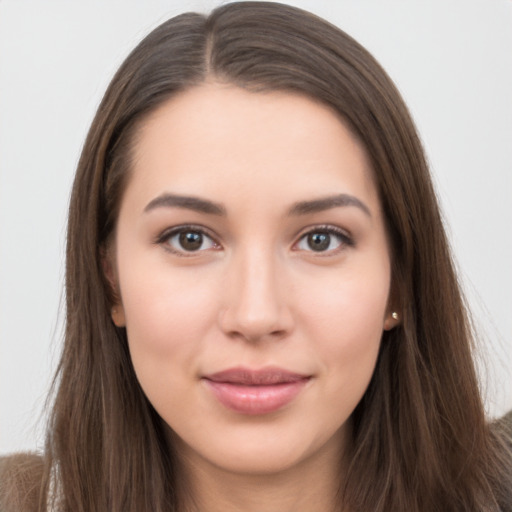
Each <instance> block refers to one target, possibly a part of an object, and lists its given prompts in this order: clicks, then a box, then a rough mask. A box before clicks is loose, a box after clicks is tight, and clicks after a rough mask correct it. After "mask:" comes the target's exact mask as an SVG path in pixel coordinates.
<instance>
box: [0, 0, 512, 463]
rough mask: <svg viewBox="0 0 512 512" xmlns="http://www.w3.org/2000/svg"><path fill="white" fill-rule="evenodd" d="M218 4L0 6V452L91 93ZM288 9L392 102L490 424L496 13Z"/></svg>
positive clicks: (42, 321) (495, 335) (54, 333)
mask: <svg viewBox="0 0 512 512" xmlns="http://www.w3.org/2000/svg"><path fill="white" fill-rule="evenodd" d="M219 3H220V2H219V1H202V2H201V1H191V0H173V1H167V2H164V1H156V0H152V1H148V0H144V1H142V0H140V1H136V2H135V1H127V0H123V1H117V2H114V1H104V0H103V1H101V2H100V1H98V0H96V1H88V2H87V3H86V2H78V1H71V0H69V1H55V0H50V1H49V0H47V1H45V2H40V1H39V0H37V1H35V0H33V1H28V0H11V1H8V0H0V453H3V452H11V451H16V450H27V449H34V448H37V447H41V445H42V442H43V432H44V418H45V417H44V414H43V412H42V411H43V410H44V401H45V397H46V393H47V389H48V385H49V382H50V379H51V375H52V372H53V370H54V368H55V364H56V361H57V359H58V353H59V349H60V345H61V330H62V329H61V320H62V312H60V313H59V307H60V306H59V304H60V298H61V296H62V281H63V243H64V236H65V221H66V208H67V201H68V195H69V189H70V184H71V180H72V176H73V172H74V168H75V166H76V163H77V160H78V156H79V152H80V148H81V144H82V142H83V140H84V137H85V134H86V130H87V127H88V125H89V123H90V122H91V120H92V117H93V114H94V110H95V108H96V106H97V105H98V102H99V101H100V98H101V95H102V93H103V91H104V89H105V87H106V85H107V83H108V81H109V79H110V77H111V76H112V74H113V72H114V71H115V70H116V68H117V67H118V65H119V64H120V63H121V61H122V59H123V58H124V57H125V56H126V54H127V53H128V51H129V50H130V49H131V48H132V47H133V46H134V45H135V44H136V43H137V42H138V41H139V40H140V39H141V38H142V37H143V36H144V35H145V34H146V33H147V32H148V31H149V30H150V29H151V28H153V27H155V26H156V25H157V24H159V23H160V22H162V21H164V20H165V19H167V18H168V17H170V16H172V15H175V14H178V13H180V12H183V11H188V10H196V11H203V12H204V11H208V10H209V9H210V8H212V7H213V6H215V5H218V4H219ZM290 3H293V4H295V5H297V6H299V7H303V8H306V9H309V10H311V11H313V12H316V13H317V14H319V15H321V16H323V17H325V18H328V19H329V20H330V21H332V22H333V23H335V24H337V25H338V26H340V27H341V28H343V29H344V30H345V31H347V32H348V33H349V34H351V35H353V36H354V37H355V38H356V39H358V40H359V41H360V42H361V43H362V44H363V45H365V46H366V47H367V48H368V49H369V50H370V51H371V52H372V53H374V55H375V56H376V57H377V58H378V59H379V60H380V61H381V63H382V64H383V66H384V67H385V68H386V69H387V70H388V72H389V73H390V75H391V76H392V78H393V79H394V80H395V81H396V83H397V85H398V87H399V88H400V90H401V91H402V92H403V94H404V97H405V99H406V101H407V102H408V104H409V106H410V108H411V111H412V114H413V116H414V118H415V120H416V122H417V124H418V127H419V130H420V133H421V136H422V139H423V141H424V144H425V146H426V149H427V153H428V155H429V158H430V161H431V165H432V169H433V173H434V177H435V181H436V184H437V187H438V190H439V195H440V199H441V202H442V206H443V211H444V213H445V217H446V221H447V224H448V228H449V232H450V235H451V240H452V243H453V247H454V251H455V254H456V259H457V261H458V264H459V268H460V272H461V278H462V280H463V282H464V285H465V288H466V290H467V294H468V297H469V300H470V303H471V306H472V308H473V310H474V312H475V319H476V324H477V327H478V328H479V329H480V332H481V333H482V343H481V350H480V352H481V354H482V355H481V357H480V358H479V359H480V360H481V361H484V363H483V364H480V367H481V368H482V372H481V373H482V378H481V380H482V385H483V388H484V392H485V396H486V406H487V410H488V412H489V414H490V415H491V416H496V415H499V414H501V413H503V412H504V411H505V410H506V409H509V408H512V374H511V369H512V314H511V313H512V310H511V306H512V229H511V228H512V201H511V193H512V149H511V145H512V144H511V142H512V93H511V91H512V2H511V1H510V0H429V2H411V1H408V0H402V1H397V0H365V1H361V0H332V1H328V0H302V1H293V2H290ZM484 367H486V368H487V372H486V371H484Z"/></svg>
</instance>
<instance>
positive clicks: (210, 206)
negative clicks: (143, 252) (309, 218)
mask: <svg viewBox="0 0 512 512" xmlns="http://www.w3.org/2000/svg"><path fill="white" fill-rule="evenodd" d="M344 206H355V207H356V208H359V209H360V210H362V211H363V212H364V213H365V214H366V215H368V216H369V217H371V212H370V209H369V208H368V206H366V205H365V204H364V203H363V202H362V201H361V200H360V199H358V198H357V197H354V196H351V195H349V194H337V195H334V196H328V197H321V198H318V199H313V200H311V201H299V202H297V203H294V204H293V205H292V207H291V208H290V209H289V210H288V215H307V214H311V213H318V212H322V211H325V210H330V209H331V208H339V207H344ZM157 208H183V209H186V210H194V211H196V212H199V213H206V214H209V215H221V216H225V215H226V209H225V208H224V206H223V205H221V204H219V203H215V202H213V201H209V200H208V199H201V198H199V197H194V196H181V195H177V194H168V193H166V194H162V195H160V196H158V197H155V199H153V200H152V201H150V202H149V203H148V204H147V205H146V207H145V208H144V212H149V211H152V210H155V209H157Z"/></svg>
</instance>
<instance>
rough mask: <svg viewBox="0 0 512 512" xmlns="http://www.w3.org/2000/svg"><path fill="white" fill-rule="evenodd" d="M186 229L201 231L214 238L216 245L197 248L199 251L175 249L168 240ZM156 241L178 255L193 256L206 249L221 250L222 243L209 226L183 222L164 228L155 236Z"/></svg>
mask: <svg viewBox="0 0 512 512" xmlns="http://www.w3.org/2000/svg"><path fill="white" fill-rule="evenodd" d="M186 231H193V232H195V233H200V234H201V235H203V236H206V237H208V238H209V239H210V240H212V242H213V244H214V246H215V247H213V248H210V249H203V250H197V251H185V250H183V251H180V250H177V249H174V248H173V247H172V246H171V245H170V244H168V243H166V242H168V241H169V240H170V239H171V238H172V237H173V236H176V235H178V234H179V233H181V232H186ZM154 243H155V244H157V245H162V246H163V248H164V249H165V250H166V251H169V252H170V253H172V254H175V255H177V256H183V257H193V256H197V255H199V254H201V253H203V252H205V251H209V250H212V249H213V250H219V249H220V248H221V244H220V243H219V242H218V240H217V237H216V236H215V235H214V234H213V233H212V232H211V231H210V230H209V229H207V228H205V227H204V226H200V225H198V224H181V225H179V226H173V227H169V228H166V229H164V230H163V231H161V232H160V233H159V234H158V235H157V236H156V238H155V240H154Z"/></svg>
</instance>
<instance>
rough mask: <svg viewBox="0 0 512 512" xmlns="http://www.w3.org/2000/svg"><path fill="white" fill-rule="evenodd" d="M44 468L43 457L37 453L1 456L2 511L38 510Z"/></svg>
mask: <svg viewBox="0 0 512 512" xmlns="http://www.w3.org/2000/svg"><path fill="white" fill-rule="evenodd" d="M43 469H44V463H43V458H42V457H41V456H40V455H37V454H35V453H17V454H13V455H7V456H2V457H0V511H1V512H36V511H37V510H38V502H39V495H40V489H41V482H42V478H43Z"/></svg>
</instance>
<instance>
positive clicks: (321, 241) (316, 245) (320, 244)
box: [308, 233, 331, 251]
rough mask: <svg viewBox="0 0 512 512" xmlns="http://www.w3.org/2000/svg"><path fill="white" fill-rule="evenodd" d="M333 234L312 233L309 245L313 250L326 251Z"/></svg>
mask: <svg viewBox="0 0 512 512" xmlns="http://www.w3.org/2000/svg"><path fill="white" fill-rule="evenodd" d="M330 243H331V236H330V235H329V234H328V233H310V234H309V235H308V245H309V248H310V249H312V250H313V251H325V250H326V249H328V248H329V245H330Z"/></svg>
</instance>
